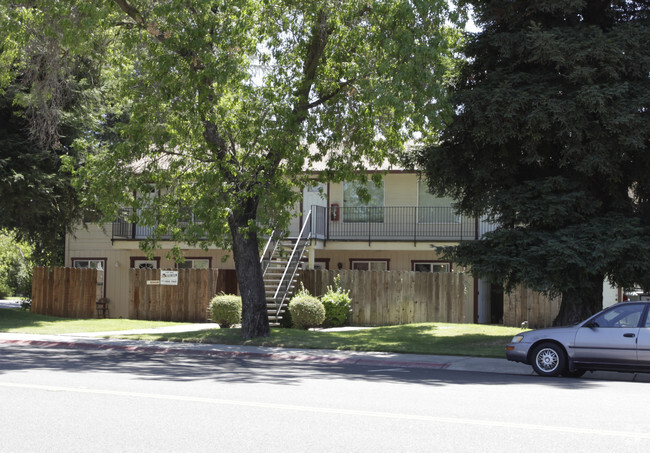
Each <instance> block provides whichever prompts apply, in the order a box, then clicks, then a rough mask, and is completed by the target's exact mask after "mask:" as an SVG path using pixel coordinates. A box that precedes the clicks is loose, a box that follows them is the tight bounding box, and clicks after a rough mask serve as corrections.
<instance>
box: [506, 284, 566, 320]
mask: <svg viewBox="0 0 650 453" xmlns="http://www.w3.org/2000/svg"><path fill="white" fill-rule="evenodd" d="M561 300H562V299H561V298H560V297H557V298H554V299H549V298H548V297H546V296H544V295H542V294H540V293H538V292H536V291H533V290H532V289H529V288H526V287H524V286H519V287H517V288H515V289H514V290H513V291H512V292H511V293H505V294H504V295H503V325H504V326H509V327H519V326H521V323H523V322H524V321H528V327H529V328H531V329H540V328H542V327H551V326H552V325H553V320H554V319H555V317H556V316H557V314H558V313H559V311H560V302H561Z"/></svg>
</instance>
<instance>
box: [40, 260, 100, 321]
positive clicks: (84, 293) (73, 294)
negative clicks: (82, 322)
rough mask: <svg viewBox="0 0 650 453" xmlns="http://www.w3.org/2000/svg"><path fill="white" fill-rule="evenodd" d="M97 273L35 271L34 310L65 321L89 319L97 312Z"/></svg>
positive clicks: (55, 269)
mask: <svg viewBox="0 0 650 453" xmlns="http://www.w3.org/2000/svg"><path fill="white" fill-rule="evenodd" d="M96 288H97V270H95V269H74V268H46V267H36V268H34V273H33V278H32V311H33V312H34V313H38V314H42V315H49V316H59V317H64V318H88V317H92V316H93V314H94V311H95V294H96Z"/></svg>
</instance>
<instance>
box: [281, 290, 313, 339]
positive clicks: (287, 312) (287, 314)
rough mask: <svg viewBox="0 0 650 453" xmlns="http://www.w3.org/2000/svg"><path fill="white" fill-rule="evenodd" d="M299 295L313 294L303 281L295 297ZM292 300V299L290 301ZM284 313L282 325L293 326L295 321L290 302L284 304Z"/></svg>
mask: <svg viewBox="0 0 650 453" xmlns="http://www.w3.org/2000/svg"><path fill="white" fill-rule="evenodd" d="M298 296H311V294H309V291H308V290H307V289H305V285H304V284H303V282H300V289H299V290H298V291H297V292H296V294H294V296H293V297H294V298H295V297H298ZM289 302H291V301H289ZM284 308H285V310H284V313H282V319H280V327H284V328H286V329H288V328H289V327H293V321H292V320H291V311H290V310H289V304H288V303H287V304H286V305H284Z"/></svg>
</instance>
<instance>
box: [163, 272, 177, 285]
mask: <svg viewBox="0 0 650 453" xmlns="http://www.w3.org/2000/svg"><path fill="white" fill-rule="evenodd" d="M160 284H161V285H178V271H160Z"/></svg>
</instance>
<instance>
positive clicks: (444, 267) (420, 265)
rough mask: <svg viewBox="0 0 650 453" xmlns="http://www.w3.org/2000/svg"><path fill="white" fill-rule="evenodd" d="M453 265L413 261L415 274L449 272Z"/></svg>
mask: <svg viewBox="0 0 650 453" xmlns="http://www.w3.org/2000/svg"><path fill="white" fill-rule="evenodd" d="M450 269H451V263H441V262H437V261H413V270H414V271H415V272H449V271H450Z"/></svg>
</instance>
